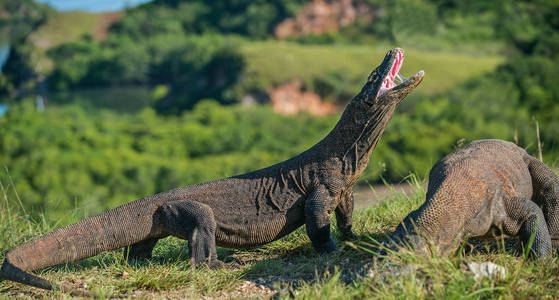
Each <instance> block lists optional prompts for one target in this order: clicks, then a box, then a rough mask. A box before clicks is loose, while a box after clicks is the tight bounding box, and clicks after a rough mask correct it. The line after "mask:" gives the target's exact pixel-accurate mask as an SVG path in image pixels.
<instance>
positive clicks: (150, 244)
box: [124, 238, 159, 261]
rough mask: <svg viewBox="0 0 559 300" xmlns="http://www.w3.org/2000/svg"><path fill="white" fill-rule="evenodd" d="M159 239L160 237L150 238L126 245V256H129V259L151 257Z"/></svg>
mask: <svg viewBox="0 0 559 300" xmlns="http://www.w3.org/2000/svg"><path fill="white" fill-rule="evenodd" d="M158 240H159V238H150V239H146V240H143V241H141V242H138V243H136V244H132V245H130V246H128V247H124V258H127V259H128V261H131V260H135V259H137V260H143V259H150V258H151V254H152V251H153V248H154V247H155V244H157V241H158Z"/></svg>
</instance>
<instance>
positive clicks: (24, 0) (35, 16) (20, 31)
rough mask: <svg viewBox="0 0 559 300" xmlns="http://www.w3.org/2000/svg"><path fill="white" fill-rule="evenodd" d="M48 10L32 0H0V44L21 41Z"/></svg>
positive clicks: (44, 17)
mask: <svg viewBox="0 0 559 300" xmlns="http://www.w3.org/2000/svg"><path fill="white" fill-rule="evenodd" d="M50 12H51V9H50V8H49V7H47V6H46V5H44V4H40V3H37V2H35V1H33V0H17V1H14V0H0V33H2V35H0V44H2V43H5V42H10V43H19V42H21V40H23V39H24V38H25V37H26V36H27V35H28V34H29V33H30V32H31V31H33V30H34V29H35V28H36V27H37V26H39V25H40V24H42V23H43V22H44V21H45V19H46V16H47V14H48V13H50ZM5 39H6V40H5Z"/></svg>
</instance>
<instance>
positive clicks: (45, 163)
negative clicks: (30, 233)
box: [0, 94, 525, 218]
mask: <svg viewBox="0 0 559 300" xmlns="http://www.w3.org/2000/svg"><path fill="white" fill-rule="evenodd" d="M499 99H501V100H499V101H505V100H504V99H505V97H504V96H503V97H500V98H499ZM475 100H476V95H475V94H472V95H470V96H468V97H467V99H466V101H464V100H463V99H460V101H458V100H457V99H454V96H450V97H448V98H439V99H437V100H435V101H431V100H429V99H423V100H420V101H417V102H413V103H410V104H409V105H408V106H407V107H406V106H404V107H402V108H401V109H399V110H398V112H397V115H396V116H395V117H394V119H393V120H392V122H391V123H390V124H389V126H388V128H387V130H386V132H385V134H384V136H383V138H382V140H381V142H380V144H379V145H378V147H377V149H376V150H375V151H374V153H373V157H372V160H371V163H370V164H369V167H368V168H367V169H366V171H365V173H364V174H363V175H362V177H361V182H364V181H369V182H371V183H372V182H379V181H380V178H381V176H382V177H384V178H385V179H386V180H389V181H398V180H400V179H401V178H402V177H403V176H406V175H407V174H408V173H409V172H410V170H412V171H414V172H418V173H419V174H421V175H426V174H427V172H428V170H429V169H430V168H431V166H432V164H433V163H434V162H435V161H436V160H438V159H439V158H440V157H442V156H443V155H445V154H447V153H448V152H451V151H453V150H454V147H455V146H456V145H457V144H460V143H465V142H467V141H470V140H473V139H478V138H486V137H495V138H506V139H511V138H512V135H513V132H514V128H513V127H511V126H509V125H507V120H508V118H523V117H525V116H523V115H522V114H518V113H517V112H515V111H512V108H511V111H510V112H509V114H503V113H502V111H503V109H502V108H501V106H500V104H501V103H497V102H496V103H494V104H493V105H492V106H490V107H482V106H479V105H477V103H476V102H475ZM483 111H485V112H489V113H482V112H483ZM505 111H506V110H505ZM336 121H337V116H330V117H326V118H317V117H310V116H308V115H305V114H301V115H297V116H291V117H287V116H280V115H277V114H275V113H274V112H273V111H272V110H271V109H270V108H269V107H263V106H253V107H242V106H222V105H220V104H218V103H217V102H215V101H213V100H205V101H202V102H200V103H198V104H197V105H196V106H195V107H194V109H193V110H192V111H190V112H185V113H183V114H181V115H180V116H159V115H157V114H156V113H155V112H154V111H153V110H152V109H149V108H148V109H144V110H143V111H141V112H139V113H136V114H117V113H115V112H113V111H109V110H88V111H87V112H86V111H85V110H84V109H83V108H81V107H80V106H77V105H63V106H59V107H56V106H50V107H49V108H47V110H46V111H44V112H37V111H36V110H35V108H34V106H33V104H32V103H30V102H28V101H24V102H23V103H21V104H18V105H13V106H12V107H11V108H10V110H9V111H8V113H7V114H6V115H5V116H3V117H0V128H2V130H1V131H0V161H2V163H3V164H4V165H3V166H2V167H4V166H5V167H7V168H8V170H9V174H10V175H11V177H12V179H13V181H14V182H15V186H16V188H17V191H18V192H19V196H20V197H21V198H22V199H25V200H24V205H25V206H26V208H28V210H34V212H33V214H38V213H41V212H44V213H45V215H47V216H49V217H53V218H56V217H58V216H60V215H61V214H64V213H65V211H68V209H71V208H73V207H83V208H85V209H86V210H87V211H89V212H90V213H95V212H100V211H103V210H105V209H107V208H110V207H114V206H116V205H118V204H122V203H125V202H128V201H131V200H134V199H137V198H140V197H143V196H148V195H151V194H154V193H157V192H161V191H165V190H168V189H171V188H175V187H179V186H184V185H188V184H194V183H198V182H203V181H208V180H214V179H219V178H222V177H227V176H232V175H236V174H241V173H244V172H248V171H251V170H255V169H258V168H262V167H266V166H268V165H271V164H274V163H277V162H280V161H282V160H285V159H288V158H290V157H292V156H294V155H297V154H299V153H300V152H302V151H304V150H305V149H307V148H308V147H310V146H312V145H313V144H314V143H316V142H318V141H319V140H320V139H321V138H323V137H324V136H325V135H326V133H327V132H328V131H329V130H330V129H331V128H332V127H333V126H334V124H335V122H336ZM521 140H522V141H523V139H522V137H521ZM0 174H1V175H0V180H2V182H9V178H6V177H7V173H5V172H3V171H2V172H0ZM12 193H13V191H12ZM12 196H14V195H12Z"/></svg>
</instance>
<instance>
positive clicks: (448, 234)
mask: <svg viewBox="0 0 559 300" xmlns="http://www.w3.org/2000/svg"><path fill="white" fill-rule="evenodd" d="M532 234H534V240H533V244H532V247H531V249H530V251H531V253H532V254H533V255H534V256H536V257H546V256H549V255H550V254H551V253H552V246H553V248H557V247H558V246H559V244H558V240H557V239H556V237H559V178H558V177H557V175H556V174H555V173H554V172H553V171H552V170H551V169H550V168H549V167H547V166H546V165H545V164H543V163H542V162H541V161H539V160H537V159H536V158H534V157H532V156H530V155H529V154H528V153H527V152H526V151H525V150H524V149H522V148H520V147H518V146H516V145H515V144H513V143H510V142H506V141H501V140H479V141H474V142H472V143H470V144H468V145H466V146H465V147H463V148H462V149H460V150H458V151H456V152H454V153H451V154H449V155H447V156H446V157H444V158H443V159H441V160H440V161H439V162H437V164H436V165H435V166H434V167H433V169H431V173H430V174H429V186H428V190H427V197H426V201H425V203H424V204H423V205H421V207H419V208H418V209H417V210H415V211H413V212H411V213H410V214H409V215H408V216H407V217H406V218H405V219H404V220H403V221H402V223H400V225H399V226H398V228H396V230H395V231H394V232H393V233H392V235H391V236H390V238H389V242H388V246H389V248H393V249H394V248H398V247H400V246H404V245H406V246H412V247H414V248H416V249H417V250H420V251H423V252H427V251H429V250H434V251H437V252H439V253H441V254H449V253H451V252H453V251H455V250H456V249H457V247H458V246H459V243H460V242H461V241H462V240H464V239H467V238H469V237H482V238H490V239H493V238H499V237H506V236H518V237H519V238H520V241H521V242H522V244H523V245H524V246H526V245H528V242H529V240H530V237H531V235H532ZM551 237H553V238H551ZM552 240H553V242H552Z"/></svg>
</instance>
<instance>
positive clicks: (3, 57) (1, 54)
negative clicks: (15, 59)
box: [0, 44, 10, 73]
mask: <svg viewBox="0 0 559 300" xmlns="http://www.w3.org/2000/svg"><path fill="white" fill-rule="evenodd" d="M9 55H10V44H4V45H0V73H2V67H3V66H4V64H5V63H6V61H7V60H8V56H9Z"/></svg>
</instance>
